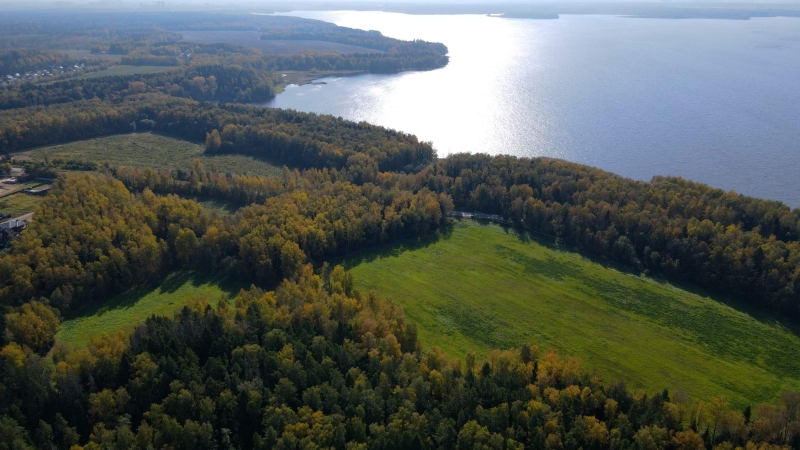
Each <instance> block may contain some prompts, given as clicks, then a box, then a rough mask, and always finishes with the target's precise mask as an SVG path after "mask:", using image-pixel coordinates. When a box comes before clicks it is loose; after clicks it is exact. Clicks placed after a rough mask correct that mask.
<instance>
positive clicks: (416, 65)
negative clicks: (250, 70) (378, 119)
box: [263, 52, 449, 73]
mask: <svg viewBox="0 0 800 450" xmlns="http://www.w3.org/2000/svg"><path fill="white" fill-rule="evenodd" d="M263 60H264V67H265V68H266V69H268V70H271V71H279V70H365V71H369V72H376V73H391V72H398V71H401V70H430V69H438V68H440V67H444V66H446V65H447V63H448V61H449V57H448V56H447V55H439V54H431V53H424V52H423V53H416V54H415V53H391V54H389V53H368V54H363V53H361V54H359V53H353V54H348V55H342V54H341V53H334V52H328V53H317V52H300V53H293V54H288V55H266V56H264V58H263Z"/></svg>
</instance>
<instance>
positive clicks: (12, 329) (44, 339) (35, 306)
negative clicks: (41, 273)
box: [6, 300, 59, 353]
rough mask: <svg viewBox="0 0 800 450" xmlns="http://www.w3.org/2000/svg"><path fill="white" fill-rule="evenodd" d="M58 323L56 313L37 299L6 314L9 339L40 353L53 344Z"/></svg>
mask: <svg viewBox="0 0 800 450" xmlns="http://www.w3.org/2000/svg"><path fill="white" fill-rule="evenodd" d="M58 324H59V320H58V316H57V315H56V313H55V312H53V310H52V309H51V308H49V307H48V306H46V305H45V304H43V303H40V302H38V301H35V300H34V301H31V302H29V303H26V304H24V305H22V306H20V307H19V308H16V309H15V310H14V311H13V312H11V313H9V314H6V330H7V332H8V334H9V339H10V340H11V341H13V342H17V343H19V344H22V345H26V346H28V347H30V348H31V349H32V350H34V351H36V352H40V353H41V352H45V351H47V350H48V349H50V347H51V346H52V345H53V341H54V339H55V335H56V331H57V330H58Z"/></svg>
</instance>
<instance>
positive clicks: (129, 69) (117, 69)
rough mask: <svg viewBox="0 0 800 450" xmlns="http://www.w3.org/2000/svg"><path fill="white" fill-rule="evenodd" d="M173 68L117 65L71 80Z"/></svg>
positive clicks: (144, 72)
mask: <svg viewBox="0 0 800 450" xmlns="http://www.w3.org/2000/svg"><path fill="white" fill-rule="evenodd" d="M174 68H175V67H173V66H127V65H119V66H114V67H110V68H108V69H105V70H98V71H97V72H89V73H85V74H83V75H80V76H77V77H75V78H70V79H71V80H88V79H90V78H102V77H112V76H115V75H146V74H148V73H157V72H166V71H168V70H170V69H174Z"/></svg>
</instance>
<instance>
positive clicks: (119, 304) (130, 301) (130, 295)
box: [67, 270, 242, 320]
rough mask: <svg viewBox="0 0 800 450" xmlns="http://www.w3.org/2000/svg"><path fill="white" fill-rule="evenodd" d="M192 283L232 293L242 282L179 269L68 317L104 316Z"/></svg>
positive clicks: (233, 293)
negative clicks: (161, 278)
mask: <svg viewBox="0 0 800 450" xmlns="http://www.w3.org/2000/svg"><path fill="white" fill-rule="evenodd" d="M186 283H191V284H192V286H193V287H200V286H202V285H204V284H207V283H216V284H217V285H219V286H220V288H222V290H223V291H226V292H228V293H229V294H231V295H235V294H236V293H238V291H239V288H241V287H242V285H241V283H236V282H235V281H234V280H231V279H228V278H219V277H214V276H211V275H209V274H206V273H203V272H192V271H185V270H182V271H178V272H173V273H171V274H169V275H167V277H166V278H164V279H163V280H161V281H160V282H156V283H153V284H148V285H145V286H139V287H136V288H133V289H130V290H128V291H126V292H123V293H121V294H119V295H116V296H114V297H112V300H111V301H108V302H106V303H103V304H97V305H91V306H88V307H85V308H82V309H80V310H78V311H76V312H75V313H74V314H70V315H69V317H67V319H68V320H69V319H75V318H78V317H89V316H102V315H103V314H105V313H107V312H111V311H116V310H123V309H129V308H132V307H133V306H134V305H136V303H137V302H138V301H139V300H141V299H142V298H143V297H145V296H147V295H149V294H152V293H154V292H158V294H171V293H174V292H176V291H177V290H178V289H180V288H181V286H184V285H185V284H186Z"/></svg>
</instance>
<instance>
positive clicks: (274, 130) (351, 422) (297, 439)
mask: <svg viewBox="0 0 800 450" xmlns="http://www.w3.org/2000/svg"><path fill="white" fill-rule="evenodd" d="M71 19H74V20H71ZM212 19H213V18H212V17H211V16H209V15H203V14H186V15H180V16H179V15H174V16H173V15H157V14H149V13H141V14H138V15H134V17H132V18H130V20H129V19H127V18H126V19H123V18H122V17H121V16H120V15H116V16H115V15H114V14H107V13H96V14H85V15H79V16H76V17H70V16H69V15H66V16H65V17H63V18H59V17H57V15H56V14H51V13H42V14H41V15H39V16H36V15H33V14H31V15H19V16H15V17H3V18H0V24H2V25H3V27H0V28H2V31H0V48H14V49H18V48H34V49H36V51H28V50H25V51H17V50H12V51H5V53H2V55H4V56H3V58H4V59H3V64H7V65H8V67H22V65H24V64H34V65H35V64H39V62H40V61H41V62H46V63H47V64H49V63H50V62H52V58H60V57H61V56H60V55H61V53H57V52H52V50H59V49H60V50H68V49H74V48H77V46H84V47H86V46H91V48H92V50H93V51H95V52H98V53H99V52H107V53H111V54H115V55H120V56H121V57H122V58H123V60H125V59H124V58H128V59H127V60H126V61H127V62H129V63H137V64H139V63H146V64H157V63H164V64H168V65H169V66H174V67H172V68H170V69H168V70H166V71H164V72H159V73H152V74H147V75H128V76H114V77H96V78H91V79H65V80H60V81H57V82H54V83H48V84H42V83H39V84H35V83H20V84H15V85H13V86H9V87H5V88H2V89H0V155H2V158H3V159H2V167H3V168H4V170H6V169H7V168H9V167H10V166H14V167H24V168H25V169H26V170H27V171H28V172H29V173H31V174H33V175H35V176H46V177H48V178H50V177H54V178H55V181H54V182H53V189H52V190H51V192H50V193H49V194H48V195H47V196H46V197H44V198H42V199H41V201H40V202H39V203H38V205H37V206H36V209H35V210H34V216H33V219H32V220H31V221H30V223H28V226H27V228H26V229H25V230H24V231H22V232H21V233H20V235H19V236H18V237H17V238H15V239H14V240H13V241H12V243H11V245H10V247H9V248H7V249H5V250H2V251H0V337H1V339H2V343H1V344H0V448H3V449H5V448H9V449H12V448H13V449H23V448H41V449H45V448H46V449H52V448H58V449H62V448H63V449H79V448H86V449H90V448H91V449H95V448H98V449H99V448H114V449H117V448H119V449H128V448H149V447H152V448H168V449H184V448H185V449H194V448H205V447H208V448H224V449H228V448H230V449H233V448H237V449H262V448H280V449H284V448H286V449H290V448H291V449H294V448H322V447H324V448H337V449H362V448H363V449H367V448H370V449H371V448H375V449H378V448H450V449H455V448H458V449H467V448H485V449H498V450H499V449H508V448H525V447H528V448H547V449H576V450H577V449H589V448H592V449H614V450H616V449H637V450H650V449H691V450H700V449H709V450H729V449H730V450H733V449H738V448H741V449H746V450H773V449H775V450H777V449H788V448H792V449H798V448H800V393H797V392H791V391H787V392H784V393H782V394H781V395H779V396H778V397H776V398H774V399H771V401H767V402H764V403H760V404H753V405H749V406H747V407H745V408H734V407H733V406H731V405H730V404H729V403H728V401H727V400H726V399H724V398H713V399H710V400H706V401H701V400H698V399H693V398H690V397H689V396H688V395H686V394H685V393H684V392H683V391H682V390H681V386H664V387H663V390H659V391H657V392H633V391H632V390H631V389H629V388H628V387H627V386H626V384H625V381H624V379H623V380H603V379H602V378H601V377H600V376H599V375H598V374H597V373H596V372H595V371H594V370H593V368H592V367H583V366H582V365H581V363H580V361H578V360H577V359H576V358H574V357H571V356H569V355H558V354H557V353H555V352H553V351H549V350H547V349H540V348H539V347H538V346H537V343H536V342H530V343H520V344H519V345H518V346H517V348H511V349H497V350H494V351H492V352H491V353H490V354H489V355H488V357H487V358H485V360H484V359H479V358H478V357H477V356H476V355H475V354H474V353H469V354H467V356H466V358H465V359H464V360H463V361H461V360H456V359H452V358H450V357H449V356H448V355H446V354H445V353H443V352H442V351H441V350H439V349H437V348H435V347H430V348H428V347H425V346H424V345H423V343H422V342H421V341H420V339H419V338H418V336H417V328H416V326H415V325H414V324H413V323H411V322H410V321H407V320H406V318H405V315H404V313H403V311H402V310H401V309H400V308H399V307H398V306H396V305H395V304H393V303H392V302H391V300H389V299H386V298H384V297H383V296H382V295H381V293H380V292H362V291H360V290H358V289H356V288H355V287H354V279H353V274H352V273H351V272H348V271H345V270H344V268H343V267H342V266H340V265H336V264H335V263H334V262H335V260H336V259H337V258H341V257H344V256H346V255H351V254H353V253H355V252H357V251H361V250H364V249H370V248H377V247H378V246H380V245H385V244H391V243H399V242H411V241H415V240H420V239H423V238H435V237H436V236H437V235H438V234H439V233H443V232H447V230H448V228H449V227H451V226H452V224H453V219H451V218H449V217H448V214H449V213H450V212H452V211H454V210H459V211H463V210H469V211H480V212H483V213H487V214H497V215H500V216H502V217H503V218H504V219H505V221H507V222H508V224H509V225H508V226H509V227H511V228H514V229H515V230H516V231H517V232H518V233H520V234H522V235H525V234H526V233H529V234H531V235H536V236H545V237H547V238H548V239H555V240H557V241H558V242H559V243H563V245H564V246H565V248H566V249H568V250H578V251H581V252H583V253H584V254H586V255H588V256H590V257H591V258H595V259H596V260H599V261H604V262H608V263H611V264H614V265H615V266H617V267H620V268H623V269H624V270H627V271H631V272H633V273H637V274H642V275H647V276H652V277H658V278H661V279H665V280H668V281H672V282H676V283H686V284H689V285H692V286H696V287H700V288H704V289H707V290H708V291H710V292H713V293H715V294H718V295H724V296H727V297H729V298H734V299H736V300H737V301H739V302H741V303H742V304H744V305H746V306H747V307H748V308H751V309H752V310H753V311H768V312H771V313H777V314H780V315H781V316H784V317H787V318H788V320H790V321H791V322H789V323H796V322H794V321H796V320H800V210H797V209H795V210H791V209H790V208H789V207H787V206H786V205H784V204H782V203H780V202H775V201H767V200H761V199H755V198H750V197H746V196H742V195H738V194H735V193H732V192H724V191H721V190H717V189H713V188H710V187H708V186H706V185H702V184H699V183H694V182H691V181H688V180H683V179H680V178H672V177H656V178H654V179H653V180H651V181H649V182H643V181H635V180H630V179H625V178H622V177H619V176H616V175H614V174H611V173H608V172H604V171H602V170H599V169H595V168H591V167H587V166H582V165H578V164H574V163H569V162H566V161H560V160H553V159H547V158H516V157H510V156H489V155H481V154H477V155H468V154H456V155H450V156H448V157H443V158H440V157H438V156H437V154H436V151H435V150H434V148H433V147H432V145H431V144H430V143H427V142H421V141H419V139H418V138H417V137H415V136H413V135H410V134H407V133H403V132H400V131H395V130H389V129H386V128H383V127H379V126H375V125H370V124H368V123H363V122H362V123H355V122H350V121H347V120H344V119H341V118H336V117H332V116H325V115H317V114H310V113H302V112H297V111H292V110H279V109H271V108H264V107H256V106H251V105H247V104H246V103H250V102H255V101H259V100H263V99H266V98H269V97H271V96H272V95H274V92H275V88H276V86H277V83H276V80H275V78H274V77H273V75H272V72H273V71H278V70H290V69H291V70H311V69H318V70H323V69H330V68H335V69H344V68H347V69H358V70H370V71H384V70H404V69H408V68H417V69H428V68H434V67H441V66H442V65H444V64H446V63H447V56H446V52H447V49H446V47H444V46H443V45H441V44H435V43H426V42H420V41H416V42H403V41H397V40H394V39H390V38H386V37H383V36H382V35H380V34H376V33H374V32H361V31H357V30H350V29H342V28H341V27H335V26H332V25H325V24H324V23H322V22H316V21H305V20H301V19H291V18H281V17H273V18H264V17H263V16H236V15H231V16H225V17H222V18H216V19H213V20H212ZM98 24H103V27H100V26H98ZM190 29H196V30H250V31H259V32H262V33H264V34H263V36H264V37H265V38H269V39H298V40H302V39H317V40H318V39H322V40H329V41H332V42H339V43H347V44H349V45H359V46H363V47H364V48H370V49H377V50H381V51H382V52H383V53H364V54H351V55H342V54H338V53H321V54H320V53H296V54H291V55H263V54H261V53H260V52H259V51H257V50H254V49H245V48H239V47H235V46H230V45H225V44H196V43H186V42H183V41H179V39H180V37H179V32H180V31H181V30H190ZM188 54H191V55H192V56H191V57H188V56H187V55H188ZM140 132H151V133H158V134H160V135H163V136H169V137H172V138H178V139H182V140H185V141H190V142H193V143H196V144H202V145H204V147H205V153H206V154H207V155H220V154H238V155H248V157H253V158H256V159H259V160H263V161H267V162H269V163H270V164H273V165H276V166H278V167H282V170H280V175H279V176H271V177H262V176H254V175H245V174H241V173H231V172H221V171H218V170H216V169H215V167H206V166H204V164H203V163H202V162H201V161H200V160H199V159H195V160H194V161H193V162H192V164H191V167H190V168H169V169H165V168H161V169H156V168H150V167H145V168H142V167H126V166H124V165H113V164H97V163H95V162H92V161H82V160H70V159H51V158H44V159H43V160H41V161H38V160H37V161H31V160H21V159H16V158H17V157H18V156H19V155H18V152H20V151H22V150H27V149H33V148H37V147H41V146H46V145H53V144H62V143H71V142H76V141H80V140H85V139H89V138H95V137H103V136H112V135H118V134H123V133H140ZM276 172H277V170H276ZM198 198H203V199H214V200H218V201H221V202H224V203H226V204H230V205H234V206H235V212H234V213H232V214H230V215H226V216H221V215H219V214H212V213H209V212H208V211H207V210H206V209H204V208H203V206H201V204H200V203H199V202H198V201H196V199H198ZM181 270H191V271H196V272H202V273H207V274H213V275H214V276H220V277H228V278H231V279H236V280H237V281H238V282H241V283H245V284H246V285H250V286H251V287H250V288H249V289H242V290H241V291H239V293H238V294H237V295H235V296H234V297H235V298H233V299H231V301H228V300H227V299H222V300H220V299H209V298H196V299H194V300H193V301H192V302H191V304H190V305H189V306H186V307H184V308H182V309H180V310H179V311H178V312H177V313H176V314H175V315H174V316H173V317H161V316H152V317H150V318H148V319H147V320H146V321H144V322H143V323H140V324H136V326H135V328H132V331H131V332H126V331H124V330H119V331H118V332H116V333H112V334H101V335H98V336H95V337H93V338H92V340H91V342H90V344H89V345H88V346H71V345H68V344H65V343H61V342H56V339H55V336H56V333H57V330H58V328H59V326H60V324H61V323H62V322H63V321H64V320H67V319H69V318H71V317H75V316H76V315H77V314H80V313H81V312H83V311H86V310H87V309H89V308H93V307H98V306H102V305H103V304H105V303H107V302H109V301H110V299H112V298H114V296H115V295H117V294H120V293H125V292H128V291H129V290H131V289H134V288H137V287H140V286H144V285H152V284H154V283H156V284H157V283H158V282H159V280H165V279H166V278H167V277H168V276H169V275H170V274H171V273H174V272H175V271H181ZM212 304H214V305H217V306H212ZM132 325H133V324H132Z"/></svg>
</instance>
